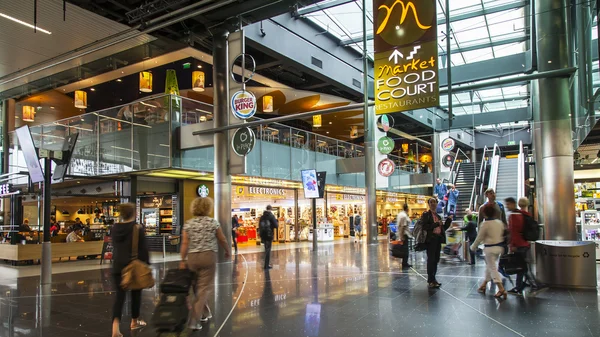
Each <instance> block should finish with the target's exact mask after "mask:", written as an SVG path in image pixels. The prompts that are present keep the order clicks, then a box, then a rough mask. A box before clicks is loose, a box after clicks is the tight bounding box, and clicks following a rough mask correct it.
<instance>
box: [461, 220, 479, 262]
mask: <svg viewBox="0 0 600 337" xmlns="http://www.w3.org/2000/svg"><path fill="white" fill-rule="evenodd" d="M465 220H466V221H467V224H466V225H465V226H463V227H461V228H460V230H461V231H463V232H465V236H466V238H467V240H468V241H469V243H473V242H475V239H476V238H477V218H476V217H475V215H473V214H468V215H466V216H465ZM469 253H470V254H471V260H470V261H469V264H470V265H475V252H474V251H472V250H470V249H469Z"/></svg>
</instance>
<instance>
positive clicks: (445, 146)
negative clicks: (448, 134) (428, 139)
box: [442, 138, 456, 152]
mask: <svg viewBox="0 0 600 337" xmlns="http://www.w3.org/2000/svg"><path fill="white" fill-rule="evenodd" d="M455 145H456V142H454V139H452V138H446V139H444V140H443V141H442V150H444V151H446V152H450V151H452V150H454V146H455Z"/></svg>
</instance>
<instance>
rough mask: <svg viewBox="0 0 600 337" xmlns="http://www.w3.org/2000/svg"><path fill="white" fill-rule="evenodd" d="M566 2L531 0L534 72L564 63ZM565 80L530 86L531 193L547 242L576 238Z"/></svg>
mask: <svg viewBox="0 0 600 337" xmlns="http://www.w3.org/2000/svg"><path fill="white" fill-rule="evenodd" d="M569 6H570V3H567V1H566V0H537V1H535V15H536V20H535V30H536V35H537V37H538V39H537V41H536V45H537V64H538V71H539V72H545V71H551V70H557V69H562V68H567V67H569V65H570V64H569V53H570V50H571V46H570V45H569V34H570V32H569V29H570V28H569V27H570V25H569V24H570V21H571V20H570V18H569V16H568V15H567V12H568V9H569ZM569 80H570V79H569V78H568V77H552V78H544V79H539V80H537V81H534V82H536V83H533V85H532V97H533V98H534V100H533V117H534V145H535V151H536V170H537V174H536V176H537V179H538V182H537V183H538V184H537V186H538V193H537V197H538V204H541V205H542V207H541V209H542V219H543V222H544V224H545V233H546V239H551V240H575V239H576V231H575V196H574V193H573V188H574V183H573V137H572V134H571V118H570V117H569V116H570V114H571V109H572V105H571V95H570V91H569ZM540 179H541V181H540ZM540 182H541V184H540Z"/></svg>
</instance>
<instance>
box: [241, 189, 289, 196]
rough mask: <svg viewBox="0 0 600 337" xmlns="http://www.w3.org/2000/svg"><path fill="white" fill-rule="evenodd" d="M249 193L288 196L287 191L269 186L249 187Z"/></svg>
mask: <svg viewBox="0 0 600 337" xmlns="http://www.w3.org/2000/svg"><path fill="white" fill-rule="evenodd" d="M248 194H249V195H278V196H286V195H287V192H286V190H284V189H281V188H268V187H248Z"/></svg>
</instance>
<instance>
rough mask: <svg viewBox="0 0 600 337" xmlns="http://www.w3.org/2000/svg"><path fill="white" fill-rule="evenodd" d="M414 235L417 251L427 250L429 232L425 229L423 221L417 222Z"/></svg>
mask: <svg viewBox="0 0 600 337" xmlns="http://www.w3.org/2000/svg"><path fill="white" fill-rule="evenodd" d="M412 235H413V237H414V238H415V243H416V244H415V251H421V250H425V241H426V240H427V231H426V230H424V229H423V221H421V219H419V220H417V223H416V224H415V227H414V228H413V231H412Z"/></svg>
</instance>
